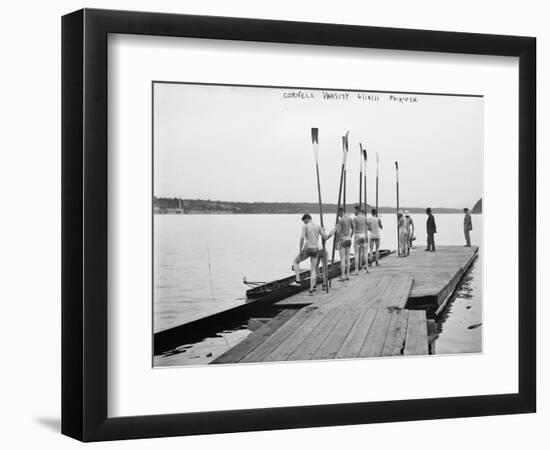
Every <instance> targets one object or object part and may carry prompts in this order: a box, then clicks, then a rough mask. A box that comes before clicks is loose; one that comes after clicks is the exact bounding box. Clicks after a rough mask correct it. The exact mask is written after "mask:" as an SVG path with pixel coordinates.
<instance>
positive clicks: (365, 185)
mask: <svg viewBox="0 0 550 450" xmlns="http://www.w3.org/2000/svg"><path fill="white" fill-rule="evenodd" d="M361 150H362V151H363V166H364V172H363V174H364V175H363V176H364V178H365V179H364V182H363V189H365V216H366V215H367V207H368V206H367V150H366V149H364V148H362V149H361ZM359 206H361V205H359Z"/></svg>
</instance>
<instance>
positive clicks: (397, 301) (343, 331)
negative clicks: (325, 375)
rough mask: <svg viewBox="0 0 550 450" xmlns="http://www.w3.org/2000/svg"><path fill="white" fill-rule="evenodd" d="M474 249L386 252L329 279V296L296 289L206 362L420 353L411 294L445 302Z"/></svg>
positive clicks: (422, 345)
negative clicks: (358, 269)
mask: <svg viewBox="0 0 550 450" xmlns="http://www.w3.org/2000/svg"><path fill="white" fill-rule="evenodd" d="M477 251H478V250H477V247H471V248H465V247H440V248H438V250H437V252H435V253H429V252H424V251H423V250H422V249H416V250H413V251H412V252H411V255H410V256H409V257H407V258H398V257H397V256H389V257H386V258H385V259H384V261H383V263H382V262H381V265H380V266H378V267H373V268H372V270H371V273H369V274H366V273H364V272H363V273H361V274H360V275H357V276H353V275H352V276H351V279H350V280H349V281H346V282H344V283H339V282H336V281H335V282H333V283H332V289H331V290H330V292H329V293H328V294H327V293H325V292H323V291H320V292H317V293H316V294H314V295H309V293H298V294H296V295H294V296H293V297H290V298H288V299H285V300H283V301H281V302H278V303H277V306H279V307H281V308H282V312H281V313H279V314H278V315H277V316H276V317H275V318H274V319H272V320H271V321H269V322H267V323H266V324H265V325H263V326H262V327H261V328H260V329H259V330H257V331H255V332H254V333H252V334H251V335H250V336H248V337H247V338H246V339H244V340H243V341H241V342H240V343H239V344H238V345H236V346H235V347H233V348H232V349H229V350H228V351H227V352H225V353H224V354H223V355H221V356H220V357H218V358H217V359H216V360H214V361H213V362H212V364H224V363H225V364H228V363H233V364H234V363H253V362H267V361H299V360H312V359H314V360H317V359H335V358H371V357H386V356H399V355H426V354H428V353H429V348H428V325H427V318H426V312H425V311H422V310H408V309H406V305H407V301H408V300H409V299H410V298H415V297H419V298H423V297H433V298H434V299H435V300H436V301H437V302H438V303H437V304H440V302H444V301H446V299H448V298H449V296H450V295H451V294H452V292H453V291H454V289H455V287H456V285H457V284H458V282H459V281H460V279H461V277H462V275H463V274H464V272H465V271H466V270H467V269H468V267H469V266H470V265H471V263H472V262H473V260H474V259H475V257H476V255H477Z"/></svg>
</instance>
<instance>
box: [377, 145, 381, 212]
mask: <svg viewBox="0 0 550 450" xmlns="http://www.w3.org/2000/svg"><path fill="white" fill-rule="evenodd" d="M378 165H379V161H378V152H376V212H377V213H378V214H380V211H378Z"/></svg>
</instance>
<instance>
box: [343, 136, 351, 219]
mask: <svg viewBox="0 0 550 450" xmlns="http://www.w3.org/2000/svg"><path fill="white" fill-rule="evenodd" d="M348 139H349V131H347V132H346V135H345V136H344V137H343V138H342V140H343V145H344V147H345V149H346V150H345V152H344V196H343V202H342V207H343V208H344V213H345V211H346V187H347V179H348V169H347V165H348V149H349V146H348V143H349V141H348Z"/></svg>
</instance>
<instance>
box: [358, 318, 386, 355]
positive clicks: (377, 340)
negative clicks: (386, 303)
mask: <svg viewBox="0 0 550 450" xmlns="http://www.w3.org/2000/svg"><path fill="white" fill-rule="evenodd" d="M377 311H378V312H377V313H376V318H375V320H374V322H373V324H372V326H371V327H370V330H369V334H368V335H367V338H366V340H365V342H364V344H363V347H362V348H361V351H360V352H359V358H370V357H373V356H380V355H381V354H382V349H383V348H384V342H386V336H387V334H388V329H389V326H390V321H391V318H392V311H390V310H388V309H379V310H377Z"/></svg>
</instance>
